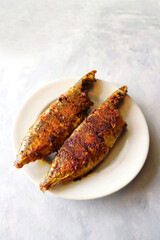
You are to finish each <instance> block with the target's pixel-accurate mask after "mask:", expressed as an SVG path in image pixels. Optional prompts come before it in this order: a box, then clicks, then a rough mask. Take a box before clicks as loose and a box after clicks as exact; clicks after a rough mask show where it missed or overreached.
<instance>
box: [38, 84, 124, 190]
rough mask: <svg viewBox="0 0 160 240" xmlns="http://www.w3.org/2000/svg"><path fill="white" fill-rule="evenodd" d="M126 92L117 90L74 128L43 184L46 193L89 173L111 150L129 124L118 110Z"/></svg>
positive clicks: (121, 89) (41, 187)
mask: <svg viewBox="0 0 160 240" xmlns="http://www.w3.org/2000/svg"><path fill="white" fill-rule="evenodd" d="M126 93H127V87H126V86H123V87H121V88H120V89H118V90H117V91H116V92H114V93H113V94H112V95H111V96H110V97H109V98H108V99H107V100H106V101H105V102H104V103H102V104H101V105H100V107H99V108H98V109H95V110H93V111H92V112H91V114H90V115H89V116H88V117H87V118H86V119H85V120H84V121H83V122H82V123H81V124H80V125H79V126H78V127H77V129H76V130H74V132H73V133H72V135H71V136H70V137H69V138H68V139H67V140H66V141H65V142H64V144H63V146H62V147H61V148H60V150H59V151H58V153H57V155H56V157H55V159H54V161H53V163H52V164H51V166H50V169H49V171H48V173H47V175H46V177H45V179H44V181H43V182H42V183H40V189H41V190H42V191H43V192H45V191H46V190H48V189H50V188H51V187H53V186H56V185H57V184H61V183H63V182H68V181H70V180H74V179H77V178H80V177H82V176H84V175H86V174H87V173H89V172H90V171H91V170H92V169H94V168H95V167H96V166H97V165H98V164H99V163H100V162H101V161H102V160H103V158H104V157H105V156H106V155H107V154H108V153H109V151H110V149H111V148H112V147H113V145H114V143H115V142H116V140H117V139H118V137H119V136H120V135H121V133H122V132H123V130H124V129H125V127H126V123H125V122H124V121H123V119H122V117H121V116H120V113H119V110H118V107H119V105H120V103H121V102H123V100H124V97H125V95H126Z"/></svg>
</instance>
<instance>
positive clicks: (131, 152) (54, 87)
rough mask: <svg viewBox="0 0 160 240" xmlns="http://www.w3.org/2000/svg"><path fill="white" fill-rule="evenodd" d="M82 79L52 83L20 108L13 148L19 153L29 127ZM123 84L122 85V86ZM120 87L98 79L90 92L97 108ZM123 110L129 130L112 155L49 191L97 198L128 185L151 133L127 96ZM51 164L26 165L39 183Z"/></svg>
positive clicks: (147, 146) (136, 107)
mask: <svg viewBox="0 0 160 240" xmlns="http://www.w3.org/2000/svg"><path fill="white" fill-rule="evenodd" d="M78 80H79V78H77V77H74V78H65V79H61V80H58V81H55V82H52V83H50V84H48V85H46V86H44V87H43V88H41V89H40V90H39V91H37V92H36V93H35V94H33V95H32V96H31V97H30V98H29V99H28V101H27V102H26V103H25V104H24V106H23V107H22V109H21V110H20V112H19V114H18V116H17V118H16V122H15V126H14V136H13V137H14V147H15V151H16V153H17V151H18V149H19V146H20V143H21V141H22V139H23V137H24V136H25V134H26V132H27V130H28V128H29V127H30V126H31V124H33V123H34V121H35V120H36V119H37V117H38V116H39V114H40V113H42V111H44V109H45V108H46V106H48V104H50V103H51V102H53V101H55V100H56V99H57V98H58V97H59V95H60V94H62V93H64V92H65V91H66V90H68V89H69V87H71V86H72V85H73V84H74V83H75V82H77V81H78ZM119 87H121V86H119ZM117 88H118V87H116V86H114V85H112V84H110V83H108V82H105V81H102V80H97V82H96V83H95V86H94V88H93V89H91V91H90V93H89V95H90V97H91V99H92V100H93V101H94V103H95V104H94V107H97V106H99V104H100V103H101V102H103V101H104V100H105V99H106V98H107V97H108V96H109V95H110V94H111V93H112V92H114V91H115V90H116V89H117ZM120 112H121V114H122V116H123V118H124V120H125V121H126V122H127V124H128V128H127V131H126V132H125V134H124V135H123V136H122V137H121V138H120V139H119V141H118V142H117V143H116V146H115V147H114V148H113V150H112V151H111V153H110V154H109V156H108V157H107V158H106V159H105V160H104V161H103V162H102V164H101V165H100V166H99V167H98V168H97V169H96V170H95V171H94V172H93V173H91V174H89V175H88V176H87V177H84V178H83V179H81V180H79V181H75V182H70V183H66V184H63V185H60V186H58V187H56V188H55V189H54V190H51V191H50V192H51V193H53V194H55V195H58V196H59V197H63V198H68V199H77V200H82V199H94V198H99V197H103V196H106V195H109V194H111V193H114V192H116V191H118V190H119V189H121V188H123V187H124V186H126V185H127V184H128V183H129V182H130V181H131V180H132V179H133V178H134V177H135V176H136V175H137V174H138V172H139V171H140V169H141V168H142V166H143V164H144V162H145V159H146V156H147V153H148V148H149V132H148V127H147V123H146V120H145V118H144V116H143V113H142V112H141V110H140V108H139V107H138V105H137V104H136V103H135V102H134V101H133V100H132V99H131V98H130V97H129V96H126V98H125V101H124V104H123V105H122V106H121V107H120ZM48 168H49V164H48V163H46V162H41V161H36V162H35V163H30V164H29V165H26V166H24V167H23V169H24V172H25V173H26V175H27V176H28V177H29V178H30V179H31V180H32V181H33V182H34V183H35V184H36V185H39V183H40V181H42V180H43V177H44V176H45V174H46V172H47V170H48ZM17 171H22V170H17Z"/></svg>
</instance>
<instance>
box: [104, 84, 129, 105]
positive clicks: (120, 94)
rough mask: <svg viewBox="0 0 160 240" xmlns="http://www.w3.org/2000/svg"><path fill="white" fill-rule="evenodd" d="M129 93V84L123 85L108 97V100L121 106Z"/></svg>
mask: <svg viewBox="0 0 160 240" xmlns="http://www.w3.org/2000/svg"><path fill="white" fill-rule="evenodd" d="M126 94H127V86H123V87H121V88H119V89H118V90H117V91H115V92H114V93H113V94H112V95H111V96H110V97H108V99H107V102H109V103H111V104H112V105H114V106H115V107H116V108H119V106H120V104H121V103H122V102H123V101H124V98H125V96H126Z"/></svg>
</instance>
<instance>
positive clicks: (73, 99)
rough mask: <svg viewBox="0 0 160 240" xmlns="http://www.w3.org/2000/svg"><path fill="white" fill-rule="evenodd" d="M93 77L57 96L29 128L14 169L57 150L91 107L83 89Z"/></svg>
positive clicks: (93, 74)
mask: <svg viewBox="0 0 160 240" xmlns="http://www.w3.org/2000/svg"><path fill="white" fill-rule="evenodd" d="M95 73H96V71H92V72H90V73H88V74H87V75H86V76H84V77H83V78H82V79H81V80H80V81H79V82H78V83H77V84H76V85H75V86H73V87H72V88H70V89H69V90H68V92H66V93H65V94H64V95H61V96H60V97H59V99H58V100H57V101H56V102H54V103H53V104H52V105H51V106H50V107H49V108H48V109H47V111H45V112H44V113H43V114H42V115H41V116H40V117H39V118H38V120H37V121H36V122H35V123H34V124H33V126H31V128H30V129H29V131H28V133H27V135H26V137H25V138H24V140H23V142H22V144H21V147H20V151H19V153H18V155H17V159H16V161H15V163H14V165H15V166H16V167H17V168H21V167H23V165H24V164H26V163H29V162H33V161H35V160H37V159H40V158H43V157H45V156H47V155H49V154H51V153H52V152H54V151H56V150H57V149H59V148H60V146H61V145H62V144H63V142H64V141H65V139H66V138H67V137H68V136H69V135H70V134H71V132H72V131H73V130H74V129H75V128H76V127H77V126H78V125H79V124H80V123H81V122H82V121H83V119H84V117H85V115H86V111H87V110H88V109H89V108H90V106H91V105H93V103H92V102H91V100H90V99H89V97H88V92H87V89H89V88H90V86H91V85H92V84H93V83H94V82H95Z"/></svg>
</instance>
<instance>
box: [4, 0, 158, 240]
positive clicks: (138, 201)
mask: <svg viewBox="0 0 160 240" xmlns="http://www.w3.org/2000/svg"><path fill="white" fill-rule="evenodd" d="M92 69H97V70H98V73H97V76H98V77H99V78H100V79H104V80H106V81H109V82H111V83H113V84H116V85H118V86H121V85H122V84H127V85H128V88H129V94H130V95H131V97H133V98H134V100H135V101H136V102H137V103H138V105H139V106H140V107H141V109H142V111H143V112H144V114H145V117H146V119H147V122H148V126H149V131H150V150H149V155H148V157H147V160H146V163H145V165H144V167H143V169H142V171H141V172H140V174H139V175H138V176H137V177H136V178H135V179H134V180H133V181H132V182H131V183H130V184H129V185H128V186H127V187H125V188H124V189H122V190H121V191H119V192H117V193H115V194H113V195H111V196H107V197H104V198H102V199H97V200H91V201H71V200H64V199H60V198H58V197H55V196H53V195H51V194H48V193H46V194H42V193H41V192H40V191H39V189H38V188H37V187H36V186H35V185H34V184H33V183H32V182H31V181H30V180H29V179H28V178H27V177H26V176H25V175H24V173H23V171H21V170H19V171H18V170H16V169H15V168H14V167H13V166H12V165H13V161H14V159H15V153H14V150H13V144H12V132H13V122H14V120H15V117H16V114H17V113H18V111H19V108H20V106H21V105H22V104H23V102H24V101H25V99H26V98H27V97H28V96H30V95H31V94H32V93H33V92H34V91H35V90H36V89H38V88H39V87H40V86H41V85H44V84H45V83H48V82H51V81H54V80H56V79H58V78H62V77H68V76H73V75H77V76H81V75H83V74H85V73H86V72H88V71H90V70H92ZM159 89H160V2H159V1H158V0H154V1H152V0H146V1H141V0H135V1H134V0H133V1H127V0H123V1H122V0H120V1H118V0H112V1H105V0H99V1H95V0H92V1H91V0H90V1H89V0H88V1H87V0H81V1H74V0H68V1H62V0H59V1H58V0H54V1H51V0H45V1H42V0H28V1H24V0H16V1H12V0H1V1H0V99H1V104H0V126H1V134H0V146H1V161H0V181H1V184H0V239H2V240H14V239H15V240H22V239H25V240H35V239H38V240H42V239H47V240H48V239H49V240H50V239H53V240H55V239H56V240H61V239H64V240H75V239H76V240H81V239H86V240H97V239H101V240H106V239H107V240H132V239H133V240H134V239H136V240H159V239H160V224H159V223H160V169H159V162H160V147H159V146H160V145H159V144H160V134H159V133H160V121H159V118H160V107H159V102H160V97H159V96H160V94H159ZM142 147H143V146H142Z"/></svg>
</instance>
